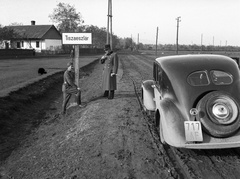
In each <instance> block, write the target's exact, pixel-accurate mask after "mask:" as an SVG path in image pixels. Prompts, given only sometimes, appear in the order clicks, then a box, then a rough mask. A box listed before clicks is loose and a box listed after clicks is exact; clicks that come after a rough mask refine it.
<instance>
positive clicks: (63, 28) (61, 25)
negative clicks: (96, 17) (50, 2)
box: [49, 3, 84, 33]
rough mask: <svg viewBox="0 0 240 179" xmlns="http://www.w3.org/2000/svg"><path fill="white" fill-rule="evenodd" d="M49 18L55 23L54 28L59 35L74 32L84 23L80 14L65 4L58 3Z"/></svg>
mask: <svg viewBox="0 0 240 179" xmlns="http://www.w3.org/2000/svg"><path fill="white" fill-rule="evenodd" d="M49 18H50V19H51V20H52V22H54V23H56V27H57V29H58V30H59V31H60V32H61V33H62V32H75V30H77V29H78V26H80V25H81V24H82V23H84V21H83V19H82V16H81V13H80V12H76V9H75V7H74V6H71V5H69V4H65V3H58V4H57V8H55V9H54V10H53V13H52V14H50V15H49Z"/></svg>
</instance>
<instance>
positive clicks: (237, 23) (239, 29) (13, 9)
mask: <svg viewBox="0 0 240 179" xmlns="http://www.w3.org/2000/svg"><path fill="white" fill-rule="evenodd" d="M60 2H62V3H67V4H70V5H71V6H74V7H75V9H76V11H77V12H80V13H81V15H82V18H83V20H84V25H94V26H98V27H99V28H101V27H106V26H107V14H108V0H0V17H1V18H0V24H1V25H2V26H6V25H9V24H11V23H15V22H17V23H22V24H23V25H30V24H31V21H32V20H34V21H36V25H49V24H53V22H52V21H51V20H50V18H49V15H50V14H52V13H53V10H54V8H56V7H57V4H58V3H60ZM239 11H240V0H112V15H113V17H112V30H113V33H114V34H115V35H117V36H118V37H120V38H133V40H134V42H135V43H138V42H139V43H143V44H156V34H157V28H158V39H157V42H158V44H175V43H176V37H177V20H176V18H177V17H180V21H179V27H178V44H185V45H193V44H196V45H201V44H202V45H215V46H225V45H231V46H240V12H239Z"/></svg>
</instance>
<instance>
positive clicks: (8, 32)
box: [0, 25, 20, 41]
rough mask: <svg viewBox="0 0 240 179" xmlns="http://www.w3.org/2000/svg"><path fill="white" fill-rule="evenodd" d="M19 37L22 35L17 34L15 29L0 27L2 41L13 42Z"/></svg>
mask: <svg viewBox="0 0 240 179" xmlns="http://www.w3.org/2000/svg"><path fill="white" fill-rule="evenodd" d="M19 36H20V35H19V34H18V33H17V32H15V31H14V30H13V29H10V28H8V27H2V26H1V25H0V41H3V40H11V39H13V38H17V37H19Z"/></svg>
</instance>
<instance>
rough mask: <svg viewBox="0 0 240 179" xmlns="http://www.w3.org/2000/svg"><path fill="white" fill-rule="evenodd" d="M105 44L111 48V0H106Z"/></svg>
mask: <svg viewBox="0 0 240 179" xmlns="http://www.w3.org/2000/svg"><path fill="white" fill-rule="evenodd" d="M107 17H108V18H107V44H110V46H111V48H112V0H108V15H107Z"/></svg>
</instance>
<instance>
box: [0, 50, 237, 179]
mask: <svg viewBox="0 0 240 179" xmlns="http://www.w3.org/2000/svg"><path fill="white" fill-rule="evenodd" d="M119 57H120V69H119V73H118V90H117V91H116V95H115V98H114V99H113V100H108V99H106V98H103V97H102V95H103V94H102V93H101V89H100V88H101V73H102V66H101V65H100V64H99V63H98V62H94V63H92V64H90V65H88V66H86V67H84V68H83V69H82V70H83V73H82V76H81V81H80V84H81V86H82V100H83V102H85V103H87V106H86V107H85V108H81V109H80V108H77V107H70V108H69V109H68V111H67V115H66V116H64V117H63V116H61V115H60V109H61V103H62V96H61V83H62V73H58V74H55V75H53V76H50V77H48V78H47V79H45V80H42V81H40V82H39V83H37V84H34V85H32V86H30V87H28V88H25V89H23V90H21V91H18V92H16V93H14V94H13V95H12V96H11V97H8V98H1V99H0V109H1V112H0V124H1V126H4V127H1V128H0V129H1V133H0V139H1V140H0V146H1V147H0V160H1V163H0V178H3V179H5V178H16V179H18V178H19V179H20V178H24V179H25V178H29V179H32V178H34V179H35V178H39V179H42V178H44V179H47V178H49V179H50V178H51V179H55V178H56V179H59V178H72V179H77V178H79V179H84V178H86V179H88V178H91V179H95V178H101V179H102V178H109V179H110V178H114V179H115V178H121V179H122V178H124V179H134V178H136V179H142V178H146V179H154V178H238V176H239V169H240V157H239V153H240V152H239V150H238V149H234V150H233V149H231V150H183V149H174V148H171V147H168V146H162V144H161V143H160V142H159V138H158V134H157V133H156V130H155V128H154V126H153V123H152V121H151V118H150V117H149V116H146V115H145V114H144V113H143V112H142V111H141V106H140V105H139V101H138V98H137V97H138V95H136V93H135V89H134V85H133V84H135V85H136V87H137V89H136V90H137V94H138V91H139V87H140V82H141V81H142V80H143V79H151V75H152V67H151V65H152V62H153V59H152V58H148V57H145V56H142V55H136V54H135V55H134V54H124V53H119ZM133 82H134V83H133Z"/></svg>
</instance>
